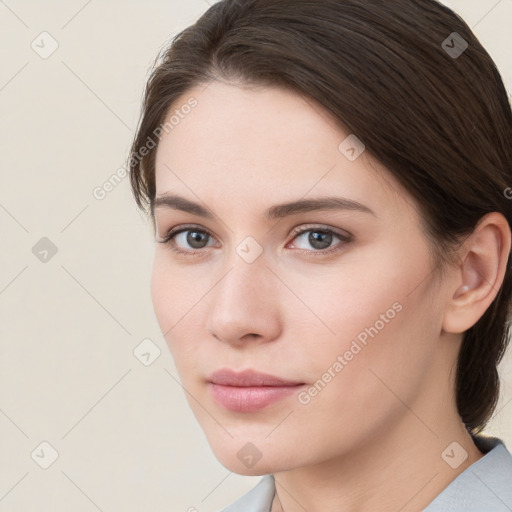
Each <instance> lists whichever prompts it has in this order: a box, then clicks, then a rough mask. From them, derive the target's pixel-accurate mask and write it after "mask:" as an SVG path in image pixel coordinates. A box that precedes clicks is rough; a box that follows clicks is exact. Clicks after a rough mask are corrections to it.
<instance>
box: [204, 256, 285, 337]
mask: <svg viewBox="0 0 512 512" xmlns="http://www.w3.org/2000/svg"><path fill="white" fill-rule="evenodd" d="M227 267H228V268H227V271H226V272H225V273H224V274H223V277H222V278H221V279H220V281H219V282H218V283H217V284H216V285H215V286H214V288H213V289H212V291H211V292H210V295H211V297H210V302H209V309H208V311H207V315H208V318H207V324H206V325H207V329H208V332H209V333H210V334H211V335H213V336H214V337H215V338H217V339H218V340H220V341H222V342H224V343H229V344H232V345H235V346H237V345H240V344H244V342H246V341H248V340H253V341H256V340H259V341H260V342H268V341H272V340H274V339H276V338H278V337H279V334H280V331H281V326H282V324H281V321H282V319H281V304H279V297H280V294H279V291H278V288H279V286H280V284H279V280H278V279H276V277H275V276H274V274H273V273H272V272H271V270H270V269H269V268H268V267H267V264H266V261H265V258H264V257H263V255H260V256H259V258H257V259H256V260H255V261H253V262H252V263H247V262H246V261H245V260H244V259H243V258H241V257H239V256H238V254H235V257H233V258H230V259H229V263H228V265H227Z"/></svg>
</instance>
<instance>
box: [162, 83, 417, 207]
mask: <svg viewBox="0 0 512 512" xmlns="http://www.w3.org/2000/svg"><path fill="white" fill-rule="evenodd" d="M192 98H193V99H194V100H195V106H194V108H192V109H189V108H187V109H183V111H182V112H180V108H181V107H182V106H183V105H186V104H188V103H190V100H191V99H192ZM176 111H178V112H176ZM184 112H187V113H186V114H185V113H184ZM180 114H181V115H180ZM172 116H174V117H173V120H174V123H173V124H172V125H173V128H172V129H171V130H169V132H168V133H164V134H163V136H162V138H161V140H160V142H159V145H158V148H157V155H156V167H155V172H156V176H155V178H156V195H157V196H158V195H161V194H163V193H166V192H169V191H172V192H176V193H179V194H180V195H183V196H186V197H189V198H190V199H197V198H201V199H207V200H209V201H211V200H212V199H213V198H217V200H219V201H221V202H222V203H225V202H226V201H228V198H233V201H238V202H240V201H244V200H246V201H247V202H248V204H249V203H255V202H256V203H258V204H261V208H262V209H263V207H264V206H265V205H267V204H269V200H270V198H275V201H271V202H272V203H274V202H282V201H284V200H293V199H298V198H301V197H304V196H307V197H310V196H315V195H333V193H339V194H340V195H343V196H345V197H349V198H351V199H354V200H356V201H360V202H362V203H369V202H370V203H373V204H374V205H375V208H373V207H372V208H373V209H376V208H377V209H378V208H379V207H380V208H384V205H385V204H386V203H389V201H396V199H397V192H398V195H399V196H400V195H403V194H404V192H403V190H402V189H401V188H400V187H399V185H398V183H397V182H396V181H395V180H394V178H393V177H392V176H391V174H390V173H389V172H387V171H386V169H385V168H384V167H383V166H382V165H380V164H379V163H378V162H377V161H376V160H375V159H374V158H372V157H371V155H369V153H368V151H364V152H363V153H362V154H361V155H360V156H359V157H358V158H357V159H355V160H353V161H351V160H349V159H348V158H347V157H346V156H345V154H344V153H343V152H342V151H341V150H340V144H343V143H344V141H346V140H352V139H347V137H349V136H351V137H353V135H351V134H350V132H349V131H347V130H346V129H345V128H344V127H343V125H342V124H341V123H339V122H337V120H335V118H334V117H333V116H332V115H331V114H330V113H329V112H327V111H326V110H325V109H324V108H323V107H322V106H321V105H319V104H318V103H316V102H315V101H314V100H312V99H310V98H307V97H305V96H302V95H300V94H298V93H295V92H292V91H290V90H286V89H281V88H269V87H265V88H257V89H248V88H240V87H237V86H233V85H228V84H224V83H220V82H212V83H210V84H209V85H208V86H206V88H205V86H200V87H196V88H193V89H190V90H189V91H187V93H185V94H184V95H183V96H182V97H181V98H179V99H178V100H177V101H176V102H175V103H174V104H173V105H172V108H171V109H170V110H169V113H168V115H167V117H166V120H169V119H170V118H171V117H172ZM177 120H179V122H176V121H177ZM342 147H343V145H342ZM194 196H196V197H195V198H194ZM395 204H396V203H395ZM379 205H380V206H379ZM403 206H405V207H406V206H407V205H403Z"/></svg>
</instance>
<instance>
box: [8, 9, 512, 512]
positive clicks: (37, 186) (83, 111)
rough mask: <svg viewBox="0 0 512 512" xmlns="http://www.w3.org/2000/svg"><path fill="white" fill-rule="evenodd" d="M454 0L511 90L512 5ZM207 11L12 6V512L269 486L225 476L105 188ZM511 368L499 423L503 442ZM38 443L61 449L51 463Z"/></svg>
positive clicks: (131, 504)
mask: <svg viewBox="0 0 512 512" xmlns="http://www.w3.org/2000/svg"><path fill="white" fill-rule="evenodd" d="M450 5H451V6H452V7H453V8H454V9H456V10H457V11H458V12H459V13H460V14H461V15H462V16H463V17H464V18H465V19H466V21H467V22H468V23H469V25H470V26H472V27H474V30H475V32H476V34H477V36H478V37H479V38H480V40H481V41H482V43H483V44H484V46H485V47H486V48H487V49H488V51H489V52H490V53H491V55H492V56H493V57H494V59H495V61H496V63H497V64H498V67H499V68H500V70H501V72H502V75H503V78H504V80H505V81H506V84H507V87H508V89H509V90H510V91H512V35H511V34H512V32H511V31H510V21H511V20H512V0H501V1H497V0H471V1H470V0H451V1H450ZM207 8H208V4H207V3H206V2H205V1H203V0H186V2H185V1H181V2H180V1H178V0H165V1H163V0H151V1H149V2H142V1H139V2H136V1H134V0H131V1H124V2H121V1H119V0H116V1H114V0H111V1H101V2H100V1H99V0H92V1H89V2H87V1H83V0H73V1H68V2H64V1H60V2H59V1H56V0H53V1H46V2H44V3H42V2H41V3H40V2H35V1H15V0H7V1H6V2H0V34H1V37H2V45H1V47H2V59H1V66H0V138H1V141H2V145H1V147H2V152H1V156H0V158H1V188H0V228H1V243H2V252H1V258H2V259H1V265H0V314H1V317H0V344H1V345H0V346H1V358H0V361H1V362H0V364H1V369H0V379H1V380H0V413H1V414H0V439H1V441H0V465H1V470H0V471H1V472H0V511H2V512H3V511H17V512H19V511H27V512H28V511H32V510H34V511H35V510H37V511H53V512H59V511H69V510H73V511H74V512H91V511H95V510H100V511H103V512H114V511H116V512H117V511H121V510H122V511H124V512H131V511H133V512H135V511H137V512H140V511H141V510H144V511H148V512H149V511H151V512H159V511H162V512H163V511H189V512H192V511H199V512H207V511H212V512H213V511H217V510H219V509H221V508H222V507H223V506H225V505H227V504H228V503H231V502H232V501H234V500H235V498H237V497H238V496H240V495H241V494H243V493H244V492H246V491H247V490H248V489H250V488H252V487H253V486H254V485H255V484H256V482H257V481H259V479H260V477H243V476H240V475H237V474H234V473H230V472H229V471H228V470H227V469H226V468H224V467H223V466H222V465H221V464H220V463H219V462H218V461H217V460H216V459H215V457H214V456H213V454H212V452H211V450H210V448H209V446H208V443H207V441H206V438H205V437H204V434H203V432H202V430H201V429H200V428H199V426H198V424H197V423H196V420H195V418H194V417H193V416H192V413H191V412H190V410H189V407H188V404H187V402H186V400H185V396H184V392H183V390H182V388H181V387H180V385H179V381H178V379H177V377H176V371H175V367H174V364H173V361H172V360H171V357H170V355H169V353H168V350H167V347H166V345H165V343H164V341H163V338H162V336H161V333H160V331H159V328H158V325H157V323H156V319H155V317H154V314H153V310H152V305H151V299H150V294H149V278H150V271H151V260H152V251H153V243H152V237H151V230H150V225H149V224H145V222H144V219H143V217H142V215H141V214H139V213H138V211H137V210H136V207H135V203H134V201H133V200H132V196H131V192H130V189H129V183H128V178H125V179H122V180H121V182H120V183H119V185H118V186H116V187H115V188H114V189H113V190H111V191H110V192H109V193H107V194H106V196H105V197H104V198H103V199H101V200H100V199H96V198H95V197H94V195H93V191H94V190H95V188H96V187H101V186H102V184H104V183H105V182H106V181H107V180H108V179H109V178H110V177H111V176H112V175H113V174H115V173H116V172H118V170H119V169H120V167H121V166H122V165H123V163H124V161H125V157H126V153H127V151H128V148H129V144H130V142H131V137H132V135H133V133H134V129H135V126H136V123H137V120H138V115H139V111H140V100H141V95H142V90H143V86H144V83H145V80H146V78H147V76H148V71H149V67H150V65H151V63H152V62H153V59H154V57H155V56H156V55H157V52H158V50H159V49H160V48H161V46H163V45H164V44H165V42H166V41H167V40H169V39H170V38H171V36H173V35H174V34H175V33H176V32H177V31H179V30H181V29H182V28H184V27H185V26H187V25H189V24H190V23H192V22H193V21H195V19H197V17H198V16H199V15H201V14H202V13H203V12H204V11H205V10H206V9H207ZM43 31H47V32H48V33H49V34H50V35H43V36H40V34H41V32H43ZM33 41H34V43H32V42H33ZM440 43H441V42H440ZM31 44H33V45H34V49H33V48H32V47H31ZM52 44H54V45H56V44H58V48H57V50H56V51H55V52H54V53H53V54H52V55H50V56H48V57H47V58H42V57H41V56H40V55H41V53H43V52H45V51H46V52H48V51H50V50H51V49H52ZM36 50H37V52H39V53H37V52H36ZM470 79H471V77H468V80H470ZM120 174H122V171H120ZM511 185H512V183H511ZM43 237H47V238H48V239H49V240H50V241H51V243H52V244H53V246H54V247H55V248H56V250H57V252H56V253H55V254H54V255H52V252H51V248H50V249H49V248H48V241H42V242H40V240H41V239H42V238H43ZM38 243H39V244H42V245H36V244H38ZM45 244H46V245H45ZM34 246H36V249H34V250H33V247H34ZM45 250H48V251H49V252H48V253H45V252H44V251H45ZM34 252H35V253H36V254H34ZM45 257H46V259H47V261H46V262H43V261H41V260H40V259H39V258H45ZM145 339H150V340H152V342H145V343H149V345H148V346H149V347H153V348H150V353H151V356H149V357H151V358H153V357H155V355H156V351H157V350H158V349H160V351H161V354H160V356H159V357H158V358H156V360H154V362H152V363H151V364H149V365H148V366H146V365H145V364H143V363H142V362H141V361H140V360H139V359H138V358H137V357H136V356H135V355H134V352H133V351H134V349H135V348H136V347H137V346H138V345H139V344H140V343H141V342H142V340H145ZM146 348H147V347H145V346H144V345H143V346H142V348H141V352H146V351H147V350H146ZM145 357H146V359H147V357H148V356H145ZM142 359H143V360H144V357H143V358H142ZM511 362H512V356H511V355H510V353H509V355H508V356H507V362H505V364H503V365H502V368H501V373H502V377H503V380H504V384H503V393H502V396H501V400H500V406H499V407H498V411H499V412H498V413H497V415H496V416H495V418H494V419H493V422H492V425H491V427H490V428H489V429H488V432H489V433H491V434H495V435H498V436H500V437H502V438H503V439H504V440H505V441H506V442H507V443H508V445H509V447H512V363H511ZM42 442H46V443H49V445H51V447H53V449H54V450H55V451H56V452H57V453H58V457H57V459H56V460H55V461H54V462H53V463H52V464H51V465H50V466H49V467H48V468H46V469H44V468H43V467H41V465H43V466H44V465H46V464H50V463H51V462H52V448H51V447H50V446H47V445H41V443H42Z"/></svg>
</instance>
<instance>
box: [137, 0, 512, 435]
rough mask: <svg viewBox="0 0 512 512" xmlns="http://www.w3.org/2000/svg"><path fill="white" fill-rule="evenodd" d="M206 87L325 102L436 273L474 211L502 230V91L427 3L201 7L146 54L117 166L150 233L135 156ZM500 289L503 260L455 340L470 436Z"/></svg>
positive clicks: (490, 354)
mask: <svg viewBox="0 0 512 512" xmlns="http://www.w3.org/2000/svg"><path fill="white" fill-rule="evenodd" d="M454 32H456V33H457V34H458V35H454V34H453V33H454ZM461 38H462V39H461ZM464 41H465V42H466V43H467V48H466V49H465V51H463V52H462V53H460V51H462V50H464V46H463V45H464ZM456 50H460V51H459V52H458V53H459V54H456V53H454V52H455V51H456ZM157 63H158V65H157ZM213 80H224V81H226V80H228V81H232V82H233V81H237V82H238V83H239V84H246V85H250V84H254V85H262V86H266V85H269V86H276V85H277V86H282V87H286V88H291V89H292V90H294V91H295V92H297V93H299V94H302V95H304V96H305V97H310V98H313V99H314V100H316V101H317V102H318V103H320V104H321V105H323V106H324V107H325V108H326V109H327V110H328V111H330V112H331V113H332V114H333V115H334V116H335V117H336V118H337V119H338V120H339V121H340V122H341V123H343V126H344V127H346V128H347V129H348V130H350V132H351V133H355V134H356V135H357V137H358V138H359V139H361V140H362V141H363V143H364V144H365V146H366V149H367V150H368V151H370V153H371V154H372V155H373V156H374V157H375V158H376V159H378V160H379V161H380V162H381V163H382V164H384V165H385V166H386V167H387V168H388V169H389V171H390V172H391V173H392V174H393V176H394V177H395V178H396V179H397V180H398V182H399V183H400V184H401V185H402V186H403V187H404V188H405V189H406V190H407V191H408V192H409V193H410V194H411V195H412V196H413V198H414V199H415V200H416V201H417V205H418V207H419V209H420V212H421V214H422V218H423V221H424V224H425V226H424V229H425V234H426V237H427V240H428V241H429V246H430V247H431V252H432V255H433V256H434V259H435V262H436V266H439V269H440V270H441V271H442V270H443V268H444V264H448V263H453V262H454V261H455V260H454V259H453V254H454V252H453V249H454V248H455V247H458V246H459V245H460V243H461V239H462V238H464V237H467V236H468V235H469V234H471V232H472V231H473V230H474V228H475V226H476V224H477V222H478V221H479V219H481V217H482V216H484V215H485V214H487V213H489V212H493V211H497V212H500V213H502V214H503V215H504V216H505V218H506V219H507V221H508V223H509V225H511V224H512V206H511V201H510V200H509V199H507V197H505V196H506V194H505V192H504V191H505V189H507V187H508V185H511V184H512V112H511V105H510V103H509V99H508V97H507V92H506V90H505V87H504V85H503V82H502V79H501V77H500V74H499V72H498V70H497V68H496V65H495V64H494V62H493V60H492V58H491V57H490V56H489V54H488V53H487V52H486V50H485V49H484V48H483V47H482V45H481V44H480V42H479V41H478V39H477V38H476V36H475V35H474V34H473V33H472V31H471V29H470V28H469V27H468V25H467V24H466V23H465V22H464V21H463V20H462V19H461V18H460V17H459V16H458V15H456V14H455V13H453V12H452V11H451V10H450V9H448V8H447V7H445V6H443V5H442V4H440V3H438V2H436V1H435V0H279V1H275V0H239V1H237V0H222V1H219V2H218V3H216V4H214V5H213V6H212V7H211V8H209V9H208V10H207V11H206V12H205V13H204V14H203V15H202V16H201V17H200V19H199V20H198V21H197V22H196V23H195V24H193V25H191V26H189V27H188V28H186V29H185V30H183V31H182V32H181V33H179V34H178V35H177V36H176V37H174V38H173V40H172V42H171V44H170V45H169V47H168V48H166V49H164V50H163V55H159V56H158V57H157V59H156V61H155V68H154V69H153V71H152V73H151V76H150V78H149V80H148V83H147V85H146V89H145V94H144V101H143V109H142V115H141V119H140V122H139V126H138V128H137V134H136V136H135V138H134V141H133V145H132V147H131V151H130V154H129V162H128V167H129V170H130V180H131V185H132V189H133V193H134V196H135V200H136V202H137V205H138V206H139V207H140V208H144V209H145V208H146V207H149V209H148V213H150V214H151V219H152V221H153V226H154V218H153V213H154V212H153V200H154V198H155V154H156V147H153V148H152V149H150V150H149V151H148V152H147V154H146V152H145V153H144V156H143V157H141V156H140V154H139V151H140V149H141V148H143V147H144V146H148V141H150V140H151V141H153V137H152V135H157V134H159V133H160V132H161V126H162V125H163V123H164V122H165V120H166V119H167V115H168V111H169V109H170V107H171V105H173V104H174V103H175V102H176V100H177V99H178V98H179V97H180V96H182V95H183V94H184V93H186V92H187V91H188V90H189V89H190V88H192V87H194V86H197V85H201V84H205V85H206V84H208V83H209V82H211V81H213ZM159 129H160V132H159V131H158V130H159ZM153 146H155V143H154V141H153ZM511 292H512V273H511V267H510V255H509V259H508V262H507V269H506V273H505V277H504V282H503V284H502V287H501V288H500V290H499V292H498V294H497V296H496V298H495V299H494V301H493V303H492V304H491V306H490V307H489V308H488V309H487V310H486V312H485V313H484V314H483V315H482V317H481V318H480V319H479V321H478V322H477V323H476V324H475V325H474V326H473V327H471V328H470V329H468V330H467V331H466V332H465V333H464V339H463V343H462V347H461V350H460V353H459V357H458V364H457V374H456V402H457V407H458V411H459V414H460V416H461V417H462V420H463V422H464V423H465V424H466V427H467V428H468V430H469V431H470V432H471V433H477V432H479V431H481V430H482V429H483V427H484V426H485V424H486V422H487V421H488V420H489V418H490V416H491V414H492V413H493V411H494V409H495V407H496V404H497V400H498V394H499V376H498V369H497V366H498V363H499V362H500V360H501V358H502V356H503V353H504V351H505V348H506V346H507V343H508V340H509V334H510V332H509V318H510V308H511Z"/></svg>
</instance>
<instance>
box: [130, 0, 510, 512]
mask: <svg viewBox="0 0 512 512" xmlns="http://www.w3.org/2000/svg"><path fill="white" fill-rule="evenodd" d="M130 170H131V184H132V187H133V192H134V195H135V198H136V201H137V204H138V206H139V207H141V208H143V209H145V210H146V211H147V213H148V214H149V215H150V218H151V219H152V221H153V228H154V230H155V239H156V242H159V243H157V244H156V250H155V259H154V265H153V277H152V283H151V285H152V299H153V305H154V308H155V312H156V316H157V319H158V322H159V325H160V328H161V330H162V333H163V335H164V337H165V339H166V341H167V343H168V346H169V348H170V351H171V353H172V355H173V357H174V360H175V362H176V367H177V370H178V372H179V375H180V378H181V381H182V384H183V387H184V388H185V390H186V391H187V399H188V400H189V404H190V406H191V408H192V410H193V412H194V414H195V416H196V418H197V420H198V421H199V423H200V425H201V427H202V428H203V430H204V432H205V434H206V436H207V438H208V442H209V444H210V446H211V448H212V450H213V452H214V453H215V455H216V457H217V458H218V460H219V461H220V462H221V463H222V464H223V465H224V466H225V467H226V468H228V469H229V470H231V471H233V472H236V473H239V474H244V475H265V476H264V477H263V478H262V479H261V481H260V482H259V484H258V485H257V486H256V487H255V488H254V489H252V490H251V491H250V492H249V493H247V494H246V495H245V496H243V497H242V498H240V499H239V500H238V501H237V502H236V503H234V504H232V506H230V507H228V508H226V509H225V512H228V511H229V512H235V511H243V512H256V511H265V512H268V511H270V512H281V511H284V512H296V511H304V510H307V511H308V512H317V511H320V510H321V511H323V512H326V511H327V512H340V511H355V510H357V511H359V512H366V511H379V512H387V511H394V512H395V511H397V510H400V511H402V512H407V511H419V510H427V511H429V512H434V511H447V510H450V511H455V510H457V511H459V510H474V511H477V510H478V511H483V510H485V511H502V510H512V491H511V489H512V456H511V454H510V453H509V451H508V450H507V448H506V446H505V444H504V443H503V441H502V440H500V439H497V438H490V437H487V436H485V435H483V434H482V430H483V428H484V427H485V425H486V423H487V422H488V420H489V418H490V416H491V414H492V413H493V411H494V410H495V407H496V403H497V398H498V392H499V378H498V374H497V365H498V363H499V362H500V360H501V358H502V356H503V353H504V350H505V347H506V345H507V342H508V337H509V323H508V322H509V318H510V307H511V304H510V301H511V291H512V273H511V266H510V248H511V231H510V225H511V223H512V203H511V201H510V199H509V198H510V197H511V195H510V194H509V192H507V191H510V190H512V189H509V187H510V186H511V185H512V112H511V108H510V104H509V101H508V98H507V93H506V90H505V88H504V85H503V82H502V80H501V78H500V75H499V73H498V71H497V69H496V67H495V64H494V62H493V61H492V59H491V57H490V56H489V55H488V53H487V52H486V51H485V50H484V48H483V47H482V46H481V44H480V43H479V41H478V40H477V39H476V37H475V36H474V34H473V33H472V32H471V30H470V29H469V27H468V26H467V25H466V24H465V23H464V21H462V20H461V19H460V18H459V17H458V16H457V15H455V14H454V13H453V12H452V11H451V10H449V9H448V8H446V7H444V6H442V5H441V4H439V3H437V2H436V1H434V0H415V1H410V0H386V2H383V1H380V0H370V1H368V0H315V1H311V0H280V1H279V2H273V1H268V0H244V1H241V0H240V1H236V0H222V1H220V2H218V3H216V4H214V5H213V6H212V7H211V8H210V9H209V10H208V11H207V12H206V13H205V14H204V15H203V16H202V17H201V18H200V19H199V20H198V21H197V23H195V24H194V25H192V26H190V27H188V28H187V29H186V30H184V31H183V32H182V33H181V34H179V35H178V36H177V37H176V38H175V39H174V40H173V42H172V44H171V45H170V47H169V48H168V49H166V50H165V53H164V54H163V58H162V59H161V61H160V62H159V63H158V65H157V66H156V67H155V69H154V70H153V73H152V75H151V77H150V79H149V81H148V84H147V88H146V91H145V98H144V104H143V112H142V117H141V121H140V124H139V127H138V132H137V134H136V137H135V140H134V142H133V146H132V150H131V153H130Z"/></svg>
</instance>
